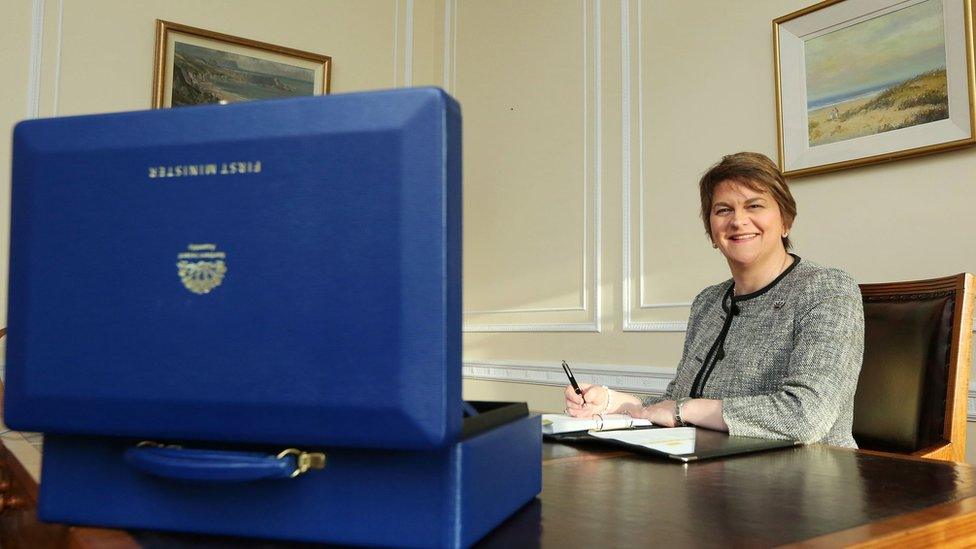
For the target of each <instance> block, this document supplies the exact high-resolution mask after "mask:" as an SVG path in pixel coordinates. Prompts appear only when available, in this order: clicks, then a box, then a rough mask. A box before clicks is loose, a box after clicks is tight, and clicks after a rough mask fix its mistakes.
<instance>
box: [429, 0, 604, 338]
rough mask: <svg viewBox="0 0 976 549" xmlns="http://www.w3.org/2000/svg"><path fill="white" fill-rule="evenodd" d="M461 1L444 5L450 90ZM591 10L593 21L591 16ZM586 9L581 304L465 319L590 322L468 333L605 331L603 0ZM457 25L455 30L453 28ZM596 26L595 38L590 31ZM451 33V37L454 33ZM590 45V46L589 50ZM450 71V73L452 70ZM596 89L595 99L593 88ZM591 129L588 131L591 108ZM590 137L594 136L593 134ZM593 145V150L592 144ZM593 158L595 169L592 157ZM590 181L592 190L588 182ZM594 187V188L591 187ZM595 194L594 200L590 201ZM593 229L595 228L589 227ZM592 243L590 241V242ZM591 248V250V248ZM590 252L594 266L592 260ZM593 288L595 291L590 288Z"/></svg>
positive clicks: (587, 2) (585, 2)
mask: <svg viewBox="0 0 976 549" xmlns="http://www.w3.org/2000/svg"><path fill="white" fill-rule="evenodd" d="M458 4H459V2H458V0H446V1H445V3H444V56H445V59H444V83H445V87H446V86H447V82H448V81H450V82H451V89H452V91H456V86H457V70H456V66H457V55H456V53H457V35H458V34H459V33H458V23H457V20H458V12H459V6H458ZM591 6H592V12H593V14H592V17H591V16H590V15H589V11H590V7H591ZM580 9H581V10H582V17H581V20H582V28H581V33H582V38H583V40H582V47H583V52H582V53H583V55H582V56H581V57H582V59H583V68H582V71H581V75H582V84H583V109H582V114H583V155H582V162H583V177H582V183H583V216H584V226H583V242H582V247H583V249H582V252H583V265H582V285H581V287H580V292H579V297H580V302H581V303H580V305H579V306H574V307H531V308H510V309H487V310H481V309H477V310H465V311H464V315H465V316H468V315H493V314H536V313H543V314H545V313H556V312H573V311H583V312H584V313H585V312H587V311H589V312H590V314H589V315H586V316H588V317H589V321H588V322H582V323H580V322H542V323H535V322H510V323H505V324H489V323H467V322H466V323H465V325H464V331H465V332H578V331H585V332H600V331H601V330H602V297H603V296H602V286H603V284H602V275H601V273H602V269H603V261H602V248H603V246H602V241H601V239H602V232H601V224H602V212H601V210H602V196H601V195H602V187H603V185H602V180H603V173H602V172H603V138H602V133H603V120H602V118H603V105H602V101H603V94H602V83H603V66H602V55H603V50H602V45H601V41H602V34H601V25H602V18H601V15H602V0H580ZM452 22H453V29H452ZM590 27H592V38H591V36H590V32H591V29H590ZM452 31H453V32H452ZM591 44H592V45H591ZM588 52H589V53H590V54H592V60H593V73H592V75H591V74H590V72H589V70H588V62H589V59H590V57H589V56H588V55H587V54H588ZM449 67H450V70H449ZM591 85H592V87H593V92H592V98H591V94H590V91H589V90H590V86H591ZM591 101H592V103H593V108H592V128H591V129H590V126H591V125H590V118H591V108H590V102H591ZM591 132H592V135H591ZM591 140H592V143H593V145H592V151H591V150H590V149H591V147H590V142H591ZM591 155H592V166H591V163H590V156H591ZM591 174H592V175H591ZM591 181H592V185H590V182H591ZM590 187H592V188H590ZM591 193H592V196H591ZM591 224H592V227H591ZM590 239H592V242H589V240H590ZM591 248H592V249H591ZM587 252H590V253H591V254H592V262H591V261H589V260H588V257H589V254H588V253H587ZM591 286H592V287H591Z"/></svg>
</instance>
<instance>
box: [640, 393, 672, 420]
mask: <svg viewBox="0 0 976 549" xmlns="http://www.w3.org/2000/svg"><path fill="white" fill-rule="evenodd" d="M640 417H642V418H644V419H649V420H651V423H653V424H654V425H660V426H662V427H676V426H677V424H676V423H675V421H674V401H673V400H662V401H661V402H658V403H656V404H651V405H650V406H648V407H646V408H644V411H643V412H641V416H640Z"/></svg>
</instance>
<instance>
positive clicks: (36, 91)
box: [27, 0, 44, 118]
mask: <svg viewBox="0 0 976 549" xmlns="http://www.w3.org/2000/svg"><path fill="white" fill-rule="evenodd" d="M32 8H33V11H32V13H31V15H32V18H31V45H30V58H29V60H30V62H29V63H28V68H27V118H37V117H38V116H39V114H40V102H41V58H42V55H43V53H44V0H34V3H33V5H32Z"/></svg>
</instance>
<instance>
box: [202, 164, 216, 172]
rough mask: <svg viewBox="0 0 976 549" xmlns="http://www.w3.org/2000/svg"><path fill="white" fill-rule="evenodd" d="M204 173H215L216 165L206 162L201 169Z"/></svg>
mask: <svg viewBox="0 0 976 549" xmlns="http://www.w3.org/2000/svg"><path fill="white" fill-rule="evenodd" d="M203 174H204V175H217V165H216V164H207V165H206V166H205V167H204V170H203Z"/></svg>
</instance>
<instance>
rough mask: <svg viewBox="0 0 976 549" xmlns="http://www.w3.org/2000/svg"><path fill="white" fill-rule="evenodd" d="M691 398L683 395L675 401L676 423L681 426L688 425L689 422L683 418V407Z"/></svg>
mask: <svg viewBox="0 0 976 549" xmlns="http://www.w3.org/2000/svg"><path fill="white" fill-rule="evenodd" d="M689 400H691V397H682V398H679V399H678V400H676V401H674V424H675V425H677V426H679V427H687V426H688V422H687V421H685V420H683V419H681V407H682V406H684V404H685V402H688V401H689Z"/></svg>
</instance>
